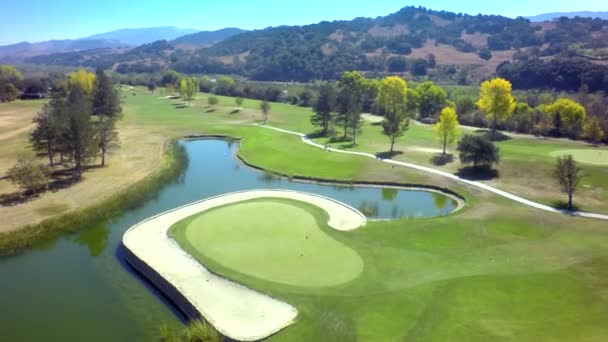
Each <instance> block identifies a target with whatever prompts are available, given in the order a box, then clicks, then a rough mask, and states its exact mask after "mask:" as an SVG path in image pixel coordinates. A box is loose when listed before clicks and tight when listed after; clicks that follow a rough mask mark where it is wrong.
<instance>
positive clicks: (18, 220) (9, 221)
mask: <svg viewBox="0 0 608 342" xmlns="http://www.w3.org/2000/svg"><path fill="white" fill-rule="evenodd" d="M119 134H120V140H121V148H120V149H119V150H118V151H116V152H115V153H114V154H111V155H109V156H108V160H107V167H105V168H92V169H91V170H89V171H88V172H86V173H85V174H84V180H83V181H82V182H80V183H76V184H74V185H72V186H70V187H68V188H65V189H61V190H59V191H54V192H51V191H48V192H45V193H43V194H41V195H40V196H39V197H37V198H34V199H32V200H30V201H28V202H25V203H22V204H19V205H14V206H2V207H0V217H2V218H3V220H1V221H0V232H10V231H14V230H17V229H19V228H20V227H23V226H26V225H31V224H35V223H38V222H40V221H42V220H44V219H46V218H49V217H52V216H55V215H57V214H62V213H65V212H68V211H70V210H75V209H78V208H84V207H87V206H89V205H92V204H95V203H97V202H100V201H103V200H104V199H106V198H108V197H110V196H111V195H113V194H115V193H117V192H119V191H120V190H123V189H125V188H127V187H128V186H129V185H131V184H134V183H136V182H137V181H139V180H141V179H143V178H145V177H146V176H148V175H150V174H152V173H153V172H154V171H156V170H157V169H158V168H159V167H160V165H161V162H160V161H161V158H162V148H163V143H164V141H165V138H164V137H163V136H161V135H159V134H151V133H150V132H149V131H147V130H146V129H143V128H137V127H134V126H127V125H120V126H119ZM21 146H23V140H21ZM0 190H2V193H0V194H4V195H6V194H7V193H11V192H14V191H15V190H16V189H15V188H14V186H12V185H11V184H10V183H9V181H8V180H6V179H4V180H0Z"/></svg>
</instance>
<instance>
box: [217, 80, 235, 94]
mask: <svg viewBox="0 0 608 342" xmlns="http://www.w3.org/2000/svg"><path fill="white" fill-rule="evenodd" d="M235 87H236V82H235V81H234V79H233V78H232V77H230V76H222V77H220V78H218V79H217V83H216V86H215V93H216V94H219V95H226V96H230V95H232V93H233V92H234V88H235Z"/></svg>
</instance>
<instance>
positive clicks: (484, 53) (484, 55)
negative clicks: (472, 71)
mask: <svg viewBox="0 0 608 342" xmlns="http://www.w3.org/2000/svg"><path fill="white" fill-rule="evenodd" d="M477 55H478V56H479V58H481V59H484V60H486V61H489V60H490V59H492V51H490V49H488V48H487V47H484V48H481V49H480V50H479V52H478V53H477Z"/></svg>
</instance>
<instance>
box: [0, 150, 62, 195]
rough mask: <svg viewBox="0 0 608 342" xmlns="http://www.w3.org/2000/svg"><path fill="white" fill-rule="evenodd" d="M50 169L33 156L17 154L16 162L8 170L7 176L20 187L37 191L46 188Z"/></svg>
mask: <svg viewBox="0 0 608 342" xmlns="http://www.w3.org/2000/svg"><path fill="white" fill-rule="evenodd" d="M50 175H51V170H50V169H49V168H48V167H47V166H46V165H42V164H39V163H37V162H36V160H35V158H28V157H25V156H19V157H18V159H17V164H15V165H14V166H13V167H11V168H10V169H9V170H8V173H7V177H8V179H10V180H11V182H12V183H13V184H15V185H17V186H19V187H20V188H21V189H23V190H25V191H28V192H33V193H37V192H40V191H42V190H44V189H46V187H47V185H48V183H49V180H50Z"/></svg>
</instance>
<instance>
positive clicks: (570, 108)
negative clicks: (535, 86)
mask: <svg viewBox="0 0 608 342" xmlns="http://www.w3.org/2000/svg"><path fill="white" fill-rule="evenodd" d="M545 111H546V114H547V115H549V116H550V119H551V120H552V121H553V125H554V127H555V129H557V130H558V131H559V134H561V135H565V136H568V137H571V138H575V139H576V138H578V137H579V136H580V133H581V130H582V129H583V123H584V122H585V118H586V117H587V112H586V111H585V107H583V106H582V105H581V104H580V103H578V102H576V101H573V100H571V99H568V98H559V99H557V100H556V101H555V102H553V103H552V104H550V105H548V106H546V107H545Z"/></svg>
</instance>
